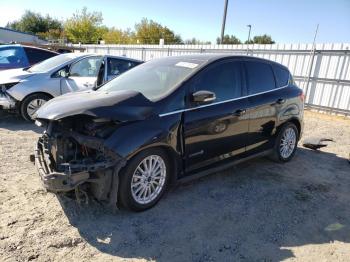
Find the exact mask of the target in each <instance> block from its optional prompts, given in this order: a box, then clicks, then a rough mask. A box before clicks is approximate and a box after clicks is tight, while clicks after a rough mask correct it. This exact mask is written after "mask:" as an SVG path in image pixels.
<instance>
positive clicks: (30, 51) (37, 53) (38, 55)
mask: <svg viewBox="0 0 350 262" xmlns="http://www.w3.org/2000/svg"><path fill="white" fill-rule="evenodd" d="M24 49H25V51H26V53H27V57H28V60H29V63H30V64H31V65H33V64H36V63H39V62H41V61H44V60H46V59H48V58H51V57H53V56H55V55H56V54H55V53H52V52H49V51H45V50H41V49H36V48H30V47H25V48H24Z"/></svg>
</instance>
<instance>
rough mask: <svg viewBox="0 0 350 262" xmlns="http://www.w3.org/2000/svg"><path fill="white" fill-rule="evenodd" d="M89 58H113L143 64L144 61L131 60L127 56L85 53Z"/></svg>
mask: <svg viewBox="0 0 350 262" xmlns="http://www.w3.org/2000/svg"><path fill="white" fill-rule="evenodd" d="M83 54H85V55H87V56H105V57H111V58H117V59H122V60H128V61H132V62H139V63H140V62H141V63H142V62H143V61H142V60H138V59H134V58H129V57H126V56H116V55H108V54H107V55H106V54H96V53H83Z"/></svg>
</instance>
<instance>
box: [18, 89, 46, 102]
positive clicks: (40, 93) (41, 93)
mask: <svg viewBox="0 0 350 262" xmlns="http://www.w3.org/2000/svg"><path fill="white" fill-rule="evenodd" d="M32 95H46V96H48V97H50V99H52V98H53V96H52V95H51V94H49V93H45V92H35V93H30V94H28V95H26V96H25V97H24V98H23V99H22V101H21V104H22V102H23V101H24V100H25V99H26V98H27V97H29V96H32Z"/></svg>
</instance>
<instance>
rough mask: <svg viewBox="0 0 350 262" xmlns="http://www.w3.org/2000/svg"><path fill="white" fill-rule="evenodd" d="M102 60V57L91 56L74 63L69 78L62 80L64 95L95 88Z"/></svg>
mask: <svg viewBox="0 0 350 262" xmlns="http://www.w3.org/2000/svg"><path fill="white" fill-rule="evenodd" d="M102 60H103V57H102V56H89V57H85V58H83V59H81V60H79V61H77V62H75V63H73V64H72V65H71V66H70V70H69V76H68V77H66V78H62V80H61V90H62V94H64V93H68V92H76V91H83V90H88V89H92V88H93V87H95V86H96V81H97V75H98V73H99V70H100V67H101V64H102Z"/></svg>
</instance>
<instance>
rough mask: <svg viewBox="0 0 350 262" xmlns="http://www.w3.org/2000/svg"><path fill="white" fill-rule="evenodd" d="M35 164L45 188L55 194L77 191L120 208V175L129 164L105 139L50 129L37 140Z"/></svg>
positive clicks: (77, 193)
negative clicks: (105, 142)
mask: <svg viewBox="0 0 350 262" xmlns="http://www.w3.org/2000/svg"><path fill="white" fill-rule="evenodd" d="M34 160H35V165H36V167H37V170H38V173H39V175H40V178H41V181H42V183H43V186H44V187H45V188H46V190H47V191H49V192H53V193H64V192H69V191H74V192H75V195H76V199H77V200H78V202H81V201H82V199H83V198H84V199H85V201H86V202H88V195H92V196H93V197H94V198H95V199H97V200H99V201H102V202H104V203H107V205H108V206H110V207H112V208H113V209H114V208H117V202H118V187H119V172H120V170H121V168H123V166H124V165H125V164H126V160H125V159H124V158H122V157H121V156H119V155H118V154H117V153H115V152H114V151H112V150H111V149H109V148H108V146H106V145H105V144H104V139H102V138H97V137H94V136H89V135H85V134H80V133H78V132H75V131H72V130H67V129H64V128H60V129H59V132H57V130H56V131H55V132H54V131H52V130H50V128H49V129H48V132H45V133H44V134H43V135H42V136H41V137H40V138H39V140H38V142H37V144H36V147H35V150H34Z"/></svg>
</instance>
